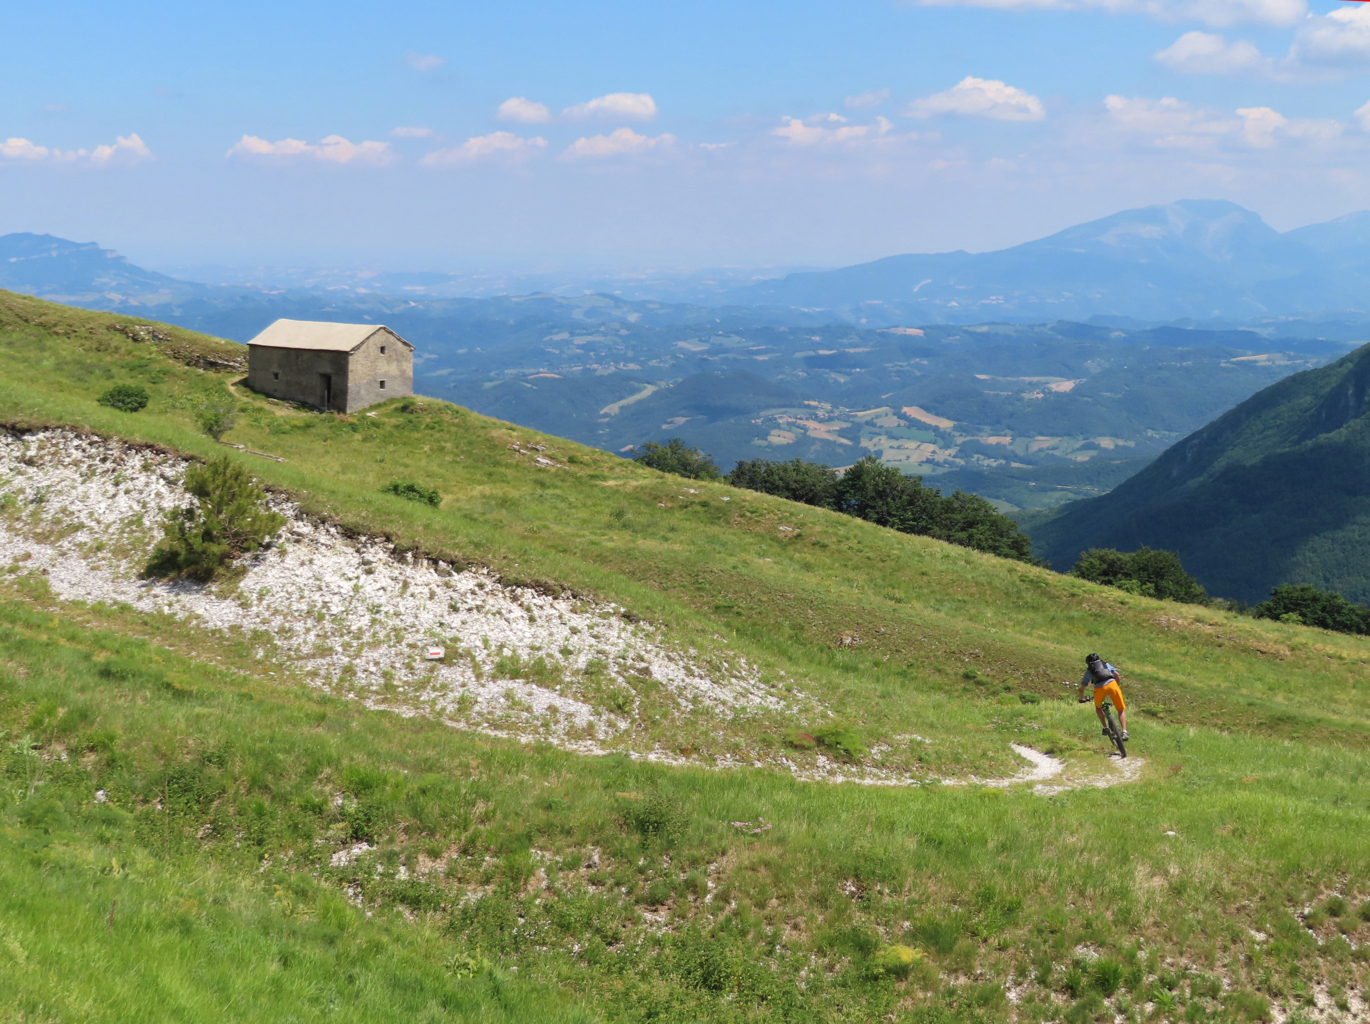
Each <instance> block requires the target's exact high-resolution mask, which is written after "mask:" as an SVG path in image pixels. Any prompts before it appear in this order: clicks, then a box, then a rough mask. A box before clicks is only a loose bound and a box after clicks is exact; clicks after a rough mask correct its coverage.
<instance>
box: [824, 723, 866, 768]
mask: <svg viewBox="0 0 1370 1024" xmlns="http://www.w3.org/2000/svg"><path fill="white" fill-rule="evenodd" d="M813 738H814V741H815V742H816V743H818V745H819V746H821V747H823V748H824V749H825V750H827V751H829V752H830V753H833V754H836V755H837V756H838V757H839V758H841V759H842V760H843V761H859V760H861V758H863V757H865V756H867V755H868V754H869V753H870V751H869V750H868V749H867V748H866V745H865V744H864V743H862V742H861V737H860V736H858V735H857V734H856V733H854V732H852V731H851V730H850V729H840V728H837V727H834V728H831V729H819V730H818V731H817V732H815V733H814V734H813Z"/></svg>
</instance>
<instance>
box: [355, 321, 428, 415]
mask: <svg viewBox="0 0 1370 1024" xmlns="http://www.w3.org/2000/svg"><path fill="white" fill-rule="evenodd" d="M382 348H384V349H385V351H384V352H382V351H381V349H382ZM381 381H385V387H381V383H380V382H381ZM413 393H414V350H413V349H412V348H410V347H409V346H408V345H407V344H406V343H405V342H403V341H400V339H399V338H397V337H395V335H393V334H391V333H390V332H389V331H378V332H377V333H376V334H373V335H371V337H369V338H367V339H366V341H364V342H362V345H361V347H360V348H359V349H357V350H356V351H355V352H353V353H352V363H351V368H350V370H349V372H348V384H347V411H348V412H355V411H356V410H358V409H365V408H366V407H367V406H368V405H375V404H376V403H377V402H384V401H385V400H386V399H387V398H403V397H406V396H408V395H412V394H413Z"/></svg>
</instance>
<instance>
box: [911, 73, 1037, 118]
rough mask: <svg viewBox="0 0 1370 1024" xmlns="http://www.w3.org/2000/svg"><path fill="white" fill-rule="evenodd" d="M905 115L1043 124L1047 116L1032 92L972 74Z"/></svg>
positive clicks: (913, 105)
mask: <svg viewBox="0 0 1370 1024" xmlns="http://www.w3.org/2000/svg"><path fill="white" fill-rule="evenodd" d="M904 114H905V116H906V117H933V116H935V115H937V114H962V115H965V116H970V117H988V118H992V119H993V120H996V121H1040V120H1042V118H1044V117H1046V116H1047V115H1046V111H1045V110H1043V109H1042V101H1041V100H1039V99H1038V98H1037V97H1036V96H1034V95H1032V94H1031V93H1029V92H1024V91H1023V90H1022V89H1018V88H1015V87H1014V86H1011V85H1005V84H1004V83H1003V82H1000V81H998V80H997V79H986V78H975V77H973V76H971V75H967V76H966V77H965V78H963V79H961V81H959V82H957V83H956V84H955V85H954V86H952V87H951V88H950V89H948V90H947V91H946V92H939V93H937V94H936V95H933V96H928V97H925V98H924V99H921V100H914V101H913V102H912V103H910V104H909V105H908V107H907V109H905V111H904Z"/></svg>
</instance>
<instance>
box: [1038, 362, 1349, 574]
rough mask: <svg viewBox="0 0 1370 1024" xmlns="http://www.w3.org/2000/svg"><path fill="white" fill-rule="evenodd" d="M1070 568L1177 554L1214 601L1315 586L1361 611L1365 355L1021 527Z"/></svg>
mask: <svg viewBox="0 0 1370 1024" xmlns="http://www.w3.org/2000/svg"><path fill="white" fill-rule="evenodd" d="M1028 525H1029V528H1030V531H1031V533H1032V536H1033V539H1034V540H1035V541H1036V542H1037V547H1038V551H1039V554H1042V555H1044V556H1045V557H1046V558H1047V559H1048V560H1049V561H1050V562H1051V563H1052V566H1053V567H1054V568H1056V569H1058V570H1061V571H1065V570H1068V569H1069V568H1070V567H1071V565H1072V564H1073V563H1074V561H1075V558H1076V556H1077V554H1078V553H1079V552H1080V551H1081V550H1082V549H1085V548H1091V547H1111V548H1118V549H1120V550H1133V549H1135V548H1136V547H1138V546H1139V545H1142V544H1145V545H1148V546H1150V547H1153V548H1164V549H1167V550H1171V551H1178V552H1179V554H1180V558H1181V560H1182V561H1183V562H1184V565H1185V568H1186V569H1188V570H1189V571H1190V572H1191V573H1193V574H1194V575H1195V576H1197V577H1198V579H1199V581H1200V582H1201V583H1203V584H1204V586H1206V587H1207V588H1208V589H1209V591H1210V592H1211V593H1213V594H1215V595H1218V596H1221V597H1229V598H1238V599H1241V600H1245V601H1257V600H1260V599H1261V598H1264V597H1265V596H1267V595H1268V594H1269V591H1270V588H1271V587H1272V586H1274V585H1276V584H1280V583H1312V584H1315V585H1316V586H1319V587H1322V588H1324V589H1330V590H1336V591H1339V592H1341V593H1342V594H1344V595H1345V596H1347V597H1349V598H1352V599H1354V600H1357V601H1370V345H1367V346H1364V347H1362V348H1359V349H1357V350H1356V351H1354V352H1352V353H1351V354H1350V355H1348V356H1345V357H1343V358H1341V359H1339V360H1337V361H1336V362H1334V363H1331V364H1330V365H1328V366H1324V367H1320V368H1318V369H1315V370H1307V371H1305V372H1303V373H1297V374H1294V375H1293V376H1291V377H1286V378H1285V379H1284V380H1282V381H1280V382H1278V383H1277V384H1273V385H1271V386H1270V387H1268V388H1266V389H1265V390H1263V391H1260V392H1258V393H1257V394H1255V395H1253V396H1252V397H1250V398H1248V399H1247V400H1246V401H1244V402H1242V403H1241V404H1240V405H1238V406H1237V407H1236V408H1234V409H1232V410H1231V411H1229V412H1227V413H1225V414H1224V415H1222V416H1219V417H1218V418H1217V419H1216V420H1214V421H1213V422H1212V423H1210V424H1208V426H1206V427H1203V428H1202V429H1200V430H1198V431H1196V432H1194V433H1193V434H1191V435H1190V436H1188V437H1186V438H1185V439H1184V440H1182V441H1180V442H1179V443H1177V444H1175V445H1173V446H1172V447H1170V448H1169V449H1168V450H1167V451H1165V452H1164V453H1163V454H1162V455H1161V456H1160V457H1159V458H1157V459H1156V461H1155V462H1153V463H1152V464H1151V465H1149V466H1148V467H1147V468H1146V469H1144V470H1142V471H1141V472H1140V473H1138V474H1137V475H1136V476H1134V477H1132V478H1130V479H1129V480H1127V481H1125V482H1124V483H1122V484H1120V485H1119V486H1117V487H1116V488H1115V489H1114V490H1113V491H1111V492H1110V493H1108V494H1105V495H1103V496H1102V497H1098V498H1092V499H1089V500H1086V501H1078V502H1073V503H1072V504H1069V505H1066V506H1064V508H1063V509H1062V510H1061V511H1060V512H1059V513H1057V514H1056V515H1055V516H1054V517H1052V518H1051V519H1049V520H1048V521H1045V522H1042V521H1035V522H1029V524H1028Z"/></svg>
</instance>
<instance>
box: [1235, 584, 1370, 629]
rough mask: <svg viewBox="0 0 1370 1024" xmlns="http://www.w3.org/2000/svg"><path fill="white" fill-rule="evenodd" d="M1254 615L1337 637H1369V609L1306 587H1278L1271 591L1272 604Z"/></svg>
mask: <svg viewBox="0 0 1370 1024" xmlns="http://www.w3.org/2000/svg"><path fill="white" fill-rule="evenodd" d="M1252 612H1253V613H1254V614H1255V616H1256V618H1258V619H1278V620H1279V621H1281V622H1297V623H1302V624H1303V625H1305V626H1317V627H1318V628H1320V629H1333V630H1336V631H1337V632H1338V633H1361V634H1366V633H1370V608H1367V607H1366V606H1365V605H1362V604H1352V603H1351V602H1350V601H1348V600H1347V599H1346V598H1344V597H1342V596H1341V595H1340V594H1338V593H1336V592H1335V591H1324V590H1319V589H1318V588H1317V587H1314V586H1311V585H1309V584H1307V583H1291V584H1286V585H1285V586H1281V587H1276V588H1275V589H1273V590H1272V591H1270V598H1269V600H1266V601H1262V602H1261V603H1260V604H1258V605H1256V607H1255V608H1253V609H1252Z"/></svg>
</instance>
